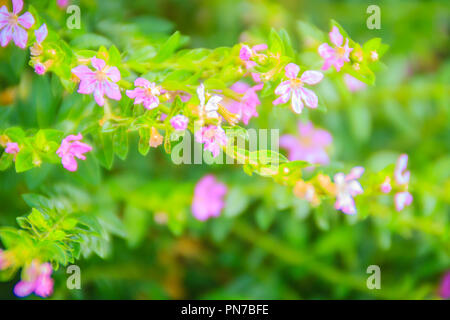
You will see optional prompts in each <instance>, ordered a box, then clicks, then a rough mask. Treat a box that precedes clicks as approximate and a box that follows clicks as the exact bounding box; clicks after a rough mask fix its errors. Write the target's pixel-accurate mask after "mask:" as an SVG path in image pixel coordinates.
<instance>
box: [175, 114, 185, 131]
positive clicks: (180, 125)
mask: <svg viewBox="0 0 450 320" xmlns="http://www.w3.org/2000/svg"><path fill="white" fill-rule="evenodd" d="M188 123H189V119H188V118H187V117H185V116H183V115H181V114H179V115H176V116H175V117H173V118H172V119H170V124H171V125H172V127H173V128H174V129H175V130H186V128H187V126H188Z"/></svg>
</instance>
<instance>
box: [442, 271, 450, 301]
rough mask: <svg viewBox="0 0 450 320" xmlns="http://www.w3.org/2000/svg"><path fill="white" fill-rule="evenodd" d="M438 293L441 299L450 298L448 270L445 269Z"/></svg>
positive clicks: (449, 273) (449, 275)
mask: <svg viewBox="0 0 450 320" xmlns="http://www.w3.org/2000/svg"><path fill="white" fill-rule="evenodd" d="M439 295H440V296H441V298H442V299H450V271H447V273H446V274H445V275H444V277H443V278H442V281H441V286H440V288H439Z"/></svg>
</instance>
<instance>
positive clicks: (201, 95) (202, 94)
mask: <svg viewBox="0 0 450 320" xmlns="http://www.w3.org/2000/svg"><path fill="white" fill-rule="evenodd" d="M197 96H198V100H200V106H202V107H203V106H204V105H205V86H204V85H203V83H201V84H200V85H199V86H198V87H197Z"/></svg>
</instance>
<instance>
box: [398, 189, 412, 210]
mask: <svg viewBox="0 0 450 320" xmlns="http://www.w3.org/2000/svg"><path fill="white" fill-rule="evenodd" d="M412 201H413V197H412V195H411V194H410V193H409V192H407V191H405V192H398V193H396V194H395V196H394V202H395V209H396V210H397V211H402V210H403V209H404V208H405V207H406V206H409V205H410V204H411V203H412Z"/></svg>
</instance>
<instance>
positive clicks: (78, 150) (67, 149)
mask: <svg viewBox="0 0 450 320" xmlns="http://www.w3.org/2000/svg"><path fill="white" fill-rule="evenodd" d="M81 139H83V136H82V135H81V133H79V134H78V135H76V136H75V135H69V136H67V137H66V138H65V139H63V141H62V142H61V146H60V147H59V149H58V150H57V151H56V154H57V155H58V156H59V157H60V158H61V159H62V160H61V162H62V164H63V167H64V168H66V169H67V170H69V171H77V169H78V163H77V161H76V160H75V158H78V159H81V160H86V157H85V156H84V155H83V154H84V153H86V152H89V151H91V150H92V147H91V146H90V145H88V144H86V143H83V142H80V140H81Z"/></svg>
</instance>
